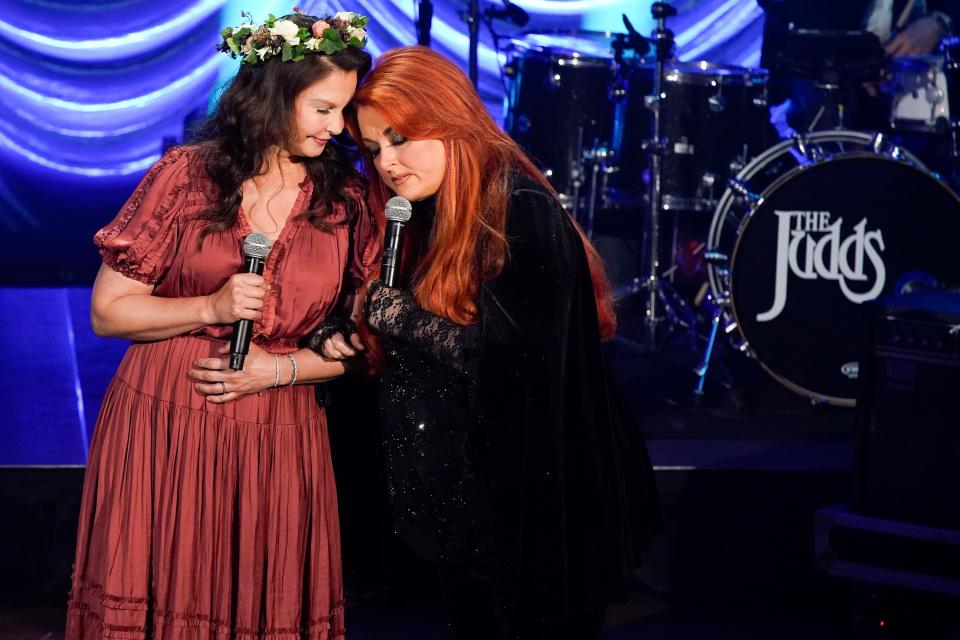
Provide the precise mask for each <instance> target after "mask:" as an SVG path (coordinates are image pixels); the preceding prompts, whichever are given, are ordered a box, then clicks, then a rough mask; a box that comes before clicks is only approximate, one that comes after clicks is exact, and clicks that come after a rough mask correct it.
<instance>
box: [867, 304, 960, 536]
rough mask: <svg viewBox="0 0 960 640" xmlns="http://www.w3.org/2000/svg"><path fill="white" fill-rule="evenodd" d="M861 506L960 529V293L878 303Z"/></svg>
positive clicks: (874, 314) (869, 358)
mask: <svg viewBox="0 0 960 640" xmlns="http://www.w3.org/2000/svg"><path fill="white" fill-rule="evenodd" d="M871 312H872V313H871V314H870V315H871V319H870V330H871V336H872V341H871V342H872V344H871V346H870V347H869V348H867V349H866V353H865V357H864V358H863V359H862V360H861V368H860V377H861V392H860V397H859V399H858V414H859V419H860V427H861V431H860V442H859V446H858V448H857V461H856V473H855V482H856V486H855V490H854V497H853V500H852V501H851V511H853V512H854V513H860V514H863V515H869V516H875V517H879V518H885V519H889V520H895V521H900V522H910V523H916V524H922V525H927V526H931V527H938V528H945V529H954V530H960V410H958V408H960V292H956V291H943V290H940V291H927V292H921V293H913V294H909V295H902V296H895V297H891V298H886V299H883V300H880V301H878V302H876V303H874V304H873V305H872V308H871Z"/></svg>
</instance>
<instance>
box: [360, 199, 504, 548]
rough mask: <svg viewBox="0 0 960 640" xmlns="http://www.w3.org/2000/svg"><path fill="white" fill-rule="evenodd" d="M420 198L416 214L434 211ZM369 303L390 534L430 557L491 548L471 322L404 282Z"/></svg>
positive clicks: (380, 288)
mask: <svg viewBox="0 0 960 640" xmlns="http://www.w3.org/2000/svg"><path fill="white" fill-rule="evenodd" d="M418 204H419V206H418V207H417V209H418V211H417V213H415V215H419V216H421V218H422V217H424V216H429V215H432V208H430V207H429V206H424V204H422V203H418ZM428 205H429V203H428ZM367 310H368V314H369V316H370V318H371V320H372V322H375V323H376V328H377V330H378V331H379V332H380V333H381V334H382V335H384V336H387V341H386V344H385V349H386V352H387V357H388V358H389V363H390V365H389V367H388V369H387V370H386V371H385V372H384V374H383V379H382V385H381V413H382V416H383V438H384V455H385V457H386V472H387V473H386V476H387V490H388V492H389V494H390V500H391V504H392V506H393V515H394V523H395V526H396V531H397V533H398V534H399V535H400V536H401V537H402V538H403V539H404V540H406V541H407V543H408V544H410V545H411V546H412V547H413V549H414V550H415V551H416V552H417V553H418V554H420V555H422V556H423V557H425V558H428V559H431V560H440V561H446V562H459V561H466V560H470V559H473V558H476V557H479V556H481V555H484V554H487V553H489V552H491V551H492V549H493V544H492V538H491V522H490V518H491V509H490V503H489V497H488V494H487V490H486V482H487V481H486V479H485V478H484V476H483V472H482V465H481V461H480V458H481V455H480V453H481V452H480V448H479V446H480V445H479V442H480V438H479V434H478V433H477V428H478V427H477V420H476V418H475V416H474V414H473V411H472V409H471V401H470V398H471V394H470V386H471V385H472V384H474V381H473V375H474V373H473V372H472V369H473V368H474V367H473V364H474V362H475V357H476V347H477V342H478V337H479V331H478V327H476V326H462V325H458V324H455V323H453V322H450V321H448V320H446V319H444V318H441V317H439V316H436V315H434V314H432V313H430V312H428V311H425V310H424V309H423V308H422V307H420V306H419V305H418V304H417V303H416V302H415V301H414V299H413V296H412V295H411V294H410V293H409V292H408V291H405V290H400V289H392V288H390V287H386V286H384V285H382V284H380V283H379V282H377V283H374V284H373V286H372V287H371V291H370V297H369V298H368V305H367Z"/></svg>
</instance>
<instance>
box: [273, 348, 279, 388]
mask: <svg viewBox="0 0 960 640" xmlns="http://www.w3.org/2000/svg"><path fill="white" fill-rule="evenodd" d="M273 386H274V387H279V386H280V356H279V355H277V354H276V353H275V354H273Z"/></svg>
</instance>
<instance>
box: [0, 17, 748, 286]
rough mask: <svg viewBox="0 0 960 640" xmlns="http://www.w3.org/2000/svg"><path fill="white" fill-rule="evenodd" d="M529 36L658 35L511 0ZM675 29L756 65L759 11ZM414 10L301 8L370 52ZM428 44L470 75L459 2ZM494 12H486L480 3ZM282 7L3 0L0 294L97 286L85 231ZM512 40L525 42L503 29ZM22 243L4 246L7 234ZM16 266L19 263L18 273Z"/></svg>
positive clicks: (708, 53) (411, 35)
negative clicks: (344, 13)
mask: <svg viewBox="0 0 960 640" xmlns="http://www.w3.org/2000/svg"><path fill="white" fill-rule="evenodd" d="M515 3H516V4H517V5H519V6H521V7H523V8H524V9H525V10H526V11H527V12H528V13H529V14H530V16H531V20H530V24H529V25H527V27H525V29H526V30H530V29H533V30H554V29H587V30H608V29H609V30H614V31H622V30H623V27H622V22H621V18H620V15H621V13H626V14H627V15H628V16H629V17H630V19H631V21H632V22H633V23H634V25H636V26H637V28H638V29H639V30H640V31H642V32H647V33H648V32H649V31H650V30H651V29H652V23H651V20H650V18H649V2H631V1H628V0H515ZM674 4H675V5H676V6H677V8H678V10H679V16H678V17H677V18H676V19H675V20H674V21H673V24H672V25H671V26H672V28H673V30H674V31H675V32H676V34H677V43H678V50H679V55H680V57H681V59H685V60H694V59H697V60H699V59H703V60H709V61H712V62H718V63H726V64H738V65H746V66H756V65H757V64H758V63H759V48H760V36H761V30H762V21H763V15H762V12H761V11H760V9H759V8H758V7H757V5H756V2H755V0H678V1H677V2H675V3H674ZM416 5H417V3H416V0H353V1H352V2H313V1H306V2H301V3H300V6H301V7H302V8H303V9H304V10H306V11H307V12H308V13H324V12H325V10H326V11H337V10H354V11H359V12H361V13H365V14H367V15H370V16H371V17H372V27H371V28H370V50H371V53H373V54H374V55H376V54H378V53H380V52H381V51H383V50H385V49H388V48H391V47H395V46H399V45H404V44H412V43H414V42H415V41H416V35H415V30H414V26H413V25H414V19H415V15H416ZM434 6H435V15H434V21H433V30H432V35H433V46H434V48H435V49H437V50H439V51H441V52H443V53H444V54H446V55H447V56H449V57H451V58H452V59H454V60H456V61H457V62H458V63H460V64H461V65H462V66H463V67H464V68H466V60H467V44H468V39H467V35H466V26H465V24H464V22H463V21H462V19H461V17H460V16H461V14H462V13H463V11H464V10H465V8H466V2H465V1H456V0H434ZM484 6H486V4H485V3H484ZM291 8H292V5H289V3H287V2H283V3H280V2H265V1H262V0H261V1H259V2H254V1H238V0H167V1H166V2H163V3H158V2H153V1H147V0H105V1H104V0H100V1H94V0H72V1H68V0H19V1H14V0H2V1H0V54H2V55H0V107H2V110H0V113H2V116H0V233H2V234H4V235H5V236H6V240H7V241H6V242H4V243H3V244H4V246H6V247H11V248H9V249H8V250H7V251H5V252H3V255H2V256H0V261H2V262H3V263H4V265H3V266H4V269H3V271H2V272H3V273H4V276H3V281H4V282H5V283H6V284H11V283H14V284H27V283H54V282H62V283H69V282H78V283H79V282H89V281H90V278H91V276H92V269H95V265H96V263H97V257H96V255H95V253H94V251H93V248H92V246H91V245H90V242H89V239H90V235H91V234H92V233H93V232H94V231H95V230H96V229H97V228H99V227H100V226H102V225H103V224H104V223H105V222H106V221H108V220H109V219H110V217H112V215H113V214H114V213H115V212H116V210H117V208H118V207H119V206H120V205H121V204H122V202H123V200H124V199H125V197H126V196H127V195H128V194H129V192H130V191H131V190H132V188H133V187H134V185H135V183H136V182H137V181H138V180H139V178H140V176H142V175H143V173H144V171H145V170H146V169H147V168H148V167H149V166H150V165H151V164H152V163H153V162H155V161H156V160H157V159H158V158H159V156H160V152H161V146H162V141H163V140H164V138H170V139H176V138H179V137H180V136H181V135H182V129H183V125H184V119H185V118H186V117H188V115H189V114H191V113H194V112H197V111H198V110H200V111H204V110H206V109H207V107H208V105H209V103H210V100H211V98H210V96H211V95H212V94H215V88H216V87H217V86H218V85H220V84H222V83H225V82H228V81H229V79H230V76H231V75H232V73H233V72H234V71H235V69H236V64H237V63H236V62H235V61H231V60H230V59H229V58H227V57H226V56H223V55H222V54H218V53H216V52H215V51H214V45H215V44H216V42H217V41H218V35H217V34H218V31H219V30H220V29H221V28H222V26H224V25H227V24H236V23H238V22H239V21H240V11H241V10H248V11H251V12H252V13H253V14H254V16H255V17H256V18H258V19H259V18H261V17H263V16H265V15H266V14H267V13H270V12H272V13H274V14H276V15H281V14H284V13H288V12H289V11H290V10H291ZM495 26H496V27H497V30H498V32H499V33H501V34H502V35H510V34H511V32H513V31H517V29H515V28H512V27H511V26H510V25H509V24H507V23H496V25H495ZM502 61H503V58H502V56H498V54H497V51H496V49H495V48H494V45H493V40H492V38H491V36H490V34H489V33H488V32H487V30H486V29H483V30H482V42H481V47H480V51H479V64H480V73H481V78H480V91H481V94H482V96H483V98H484V100H485V101H486V103H487V105H488V108H489V109H490V111H491V113H493V114H494V115H495V116H496V117H498V118H499V117H501V115H502V113H501V112H502V106H501V105H502V99H503V89H502V86H503V85H502V82H501V78H500V72H499V65H500V64H501V63H502ZM10 238H13V239H14V241H13V242H10V241H9V239H10ZM11 266H12V268H9V267H11Z"/></svg>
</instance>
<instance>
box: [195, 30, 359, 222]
mask: <svg viewBox="0 0 960 640" xmlns="http://www.w3.org/2000/svg"><path fill="white" fill-rule="evenodd" d="M283 19H285V20H292V21H293V22H295V23H296V24H297V25H298V26H301V27H305V28H307V29H310V26H311V25H312V24H313V22H314V21H315V20H317V19H318V18H314V17H312V16H305V15H300V14H294V15H289V16H284V18H283ZM370 64H371V58H370V55H369V54H368V53H366V52H364V51H363V50H361V49H358V48H356V47H347V48H346V49H343V50H341V51H338V52H337V53H334V54H321V53H310V54H307V55H306V57H304V59H303V60H301V61H300V62H283V61H282V60H281V59H280V57H279V56H274V57H272V58H268V59H267V60H265V61H263V62H260V63H258V64H255V65H246V64H244V65H240V71H238V72H237V75H236V77H235V78H234V79H233V82H231V83H230V86H229V87H228V88H227V89H226V90H225V91H224V92H223V94H222V95H221V96H220V100H219V102H218V104H217V108H216V111H215V112H214V113H213V115H212V116H211V117H210V119H209V120H208V121H207V122H206V123H205V124H204V126H203V127H202V128H201V129H200V131H199V132H198V135H197V137H196V139H195V140H194V141H193V142H194V143H196V144H198V145H199V148H200V153H201V158H202V161H203V165H204V168H205V169H206V172H207V174H208V175H209V176H210V178H211V180H213V182H214V184H216V186H217V188H218V189H219V194H218V200H217V204H216V205H215V206H214V208H213V209H211V210H210V211H209V213H208V217H209V220H210V223H209V225H208V226H207V228H206V229H205V230H204V234H206V233H209V232H213V231H221V230H224V229H228V228H230V227H232V226H233V225H234V224H236V220H237V212H238V210H239V208H240V202H241V199H242V193H241V190H240V187H241V185H242V184H243V182H244V181H245V180H248V179H250V178H253V177H254V176H256V175H258V174H259V173H260V171H261V169H262V167H263V164H264V159H265V152H266V150H267V149H269V148H270V147H272V146H277V147H280V148H284V147H286V146H287V145H288V144H289V143H290V142H291V140H292V139H293V135H294V130H295V126H296V125H295V115H294V107H295V105H296V99H297V96H298V95H300V93H301V92H302V91H304V90H305V89H306V88H307V87H309V86H310V85H311V84H313V83H315V82H317V81H318V80H323V79H324V78H326V77H327V76H329V75H330V74H331V73H332V72H333V71H334V70H335V69H340V70H341V71H356V72H357V81H358V82H359V80H360V79H361V78H363V76H364V75H365V74H366V73H367V71H369V70H370ZM344 139H345V140H349V137H348V136H344ZM351 155H352V154H351V153H350V152H349V151H348V150H347V149H346V148H344V146H343V145H342V144H338V143H334V142H331V143H329V144H327V147H326V148H325V149H324V151H323V153H322V154H321V155H320V156H319V157H317V158H304V159H303V165H304V167H305V168H306V170H307V174H308V175H309V177H310V179H311V180H312V181H313V196H312V197H311V199H310V207H309V210H308V212H307V217H308V218H309V220H310V222H311V224H313V225H314V226H315V227H317V228H319V229H322V230H324V231H329V230H330V226H331V225H330V224H329V223H328V222H327V221H326V220H325V218H326V217H327V216H328V215H330V213H331V212H332V209H333V207H332V205H333V204H334V203H344V205H345V206H346V211H347V215H348V218H352V217H353V216H354V215H356V213H357V211H355V210H354V209H355V207H352V206H351V203H352V202H353V200H352V199H351V198H350V197H349V195H348V193H347V190H346V188H347V187H349V186H351V185H352V186H354V187H355V186H357V185H359V184H360V183H361V180H362V178H361V177H360V175H359V174H358V173H357V171H356V169H355V168H354V166H353V163H352V158H351Z"/></svg>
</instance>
